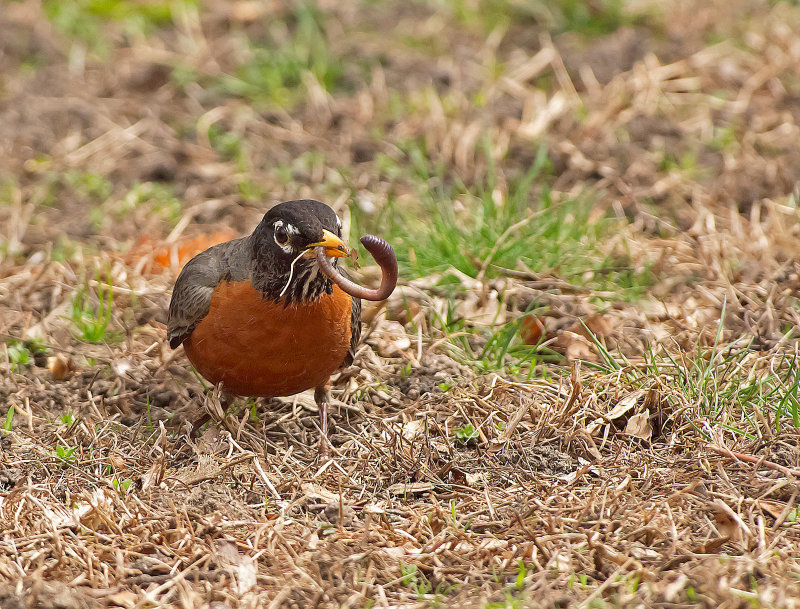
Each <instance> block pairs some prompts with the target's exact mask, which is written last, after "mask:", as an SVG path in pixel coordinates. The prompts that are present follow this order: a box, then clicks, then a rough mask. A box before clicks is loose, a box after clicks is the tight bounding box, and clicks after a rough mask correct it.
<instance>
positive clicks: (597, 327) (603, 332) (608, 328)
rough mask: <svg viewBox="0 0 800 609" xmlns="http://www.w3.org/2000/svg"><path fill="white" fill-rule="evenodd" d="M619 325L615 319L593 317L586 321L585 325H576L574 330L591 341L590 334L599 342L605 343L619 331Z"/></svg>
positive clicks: (603, 316)
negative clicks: (615, 331)
mask: <svg viewBox="0 0 800 609" xmlns="http://www.w3.org/2000/svg"><path fill="white" fill-rule="evenodd" d="M617 324H618V321H617V320H616V319H614V318H613V317H609V316H607V315H591V316H590V317H587V318H586V319H585V320H584V322H583V324H581V323H580V322H578V323H577V324H576V325H573V327H572V329H573V330H574V331H575V332H578V333H579V334H582V335H583V336H585V337H586V338H588V339H589V340H591V338H592V337H591V336H590V334H589V332H591V333H592V334H594V336H595V338H597V340H599V341H604V340H605V339H606V338H608V337H609V336H611V335H612V334H613V333H614V330H616V329H617ZM587 330H588V332H587Z"/></svg>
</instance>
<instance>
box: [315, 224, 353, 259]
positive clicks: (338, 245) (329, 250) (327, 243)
mask: <svg viewBox="0 0 800 609" xmlns="http://www.w3.org/2000/svg"><path fill="white" fill-rule="evenodd" d="M322 236H323V237H324V239H323V240H322V241H318V242H317V243H309V244H308V245H307V246H306V251H309V252H311V253H312V254H313V249H314V248H315V247H324V248H325V255H326V256H329V257H331V258H344V257H345V256H347V254H348V250H347V246H346V245H345V244H344V242H343V241H342V240H341V239H339V237H337V236H336V235H334V234H333V233H332V232H330V231H328V230H323V231H322Z"/></svg>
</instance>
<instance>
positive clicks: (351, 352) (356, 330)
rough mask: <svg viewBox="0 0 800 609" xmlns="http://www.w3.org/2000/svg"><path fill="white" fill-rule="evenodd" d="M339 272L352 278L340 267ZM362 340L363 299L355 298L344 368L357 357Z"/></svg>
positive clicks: (343, 363)
mask: <svg viewBox="0 0 800 609" xmlns="http://www.w3.org/2000/svg"><path fill="white" fill-rule="evenodd" d="M338 270H339V272H340V273H341V274H342V275H344V276H345V277H347V278H348V279H351V277H350V274H349V273H348V272H347V271H345V270H344V269H342V268H340V269H338ZM359 340H361V299H360V298H353V308H352V311H351V313H350V348H349V349H348V350H347V355H345V356H344V361H343V362H342V368H346V367H347V366H349V365H350V364H352V363H353V360H354V359H355V357H356V349H358V341H359Z"/></svg>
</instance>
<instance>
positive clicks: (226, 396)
mask: <svg viewBox="0 0 800 609" xmlns="http://www.w3.org/2000/svg"><path fill="white" fill-rule="evenodd" d="M217 397H218V399H219V408H220V409H219V411H218V412H217V414H218V415H220V420H224V419H225V413H226V412H228V407H229V406H230V405H231V401H233V396H232V395H231V394H230V393H228V392H227V391H225V390H223V389H222V387H218V391H214V392H213V393H212V394H211V395H210V396H206V399H212V400H213V399H214V398H217ZM210 420H211V412H210V410H209V406H208V404H207V405H206V406H205V407H204V409H203V414H201V415H200V417H198V418H197V419H196V420H195V421H193V422H192V431H190V432H189V436H190V437H192V438H196V437H197V435H198V434H199V433H200V428H201V427H202V426H203V425H205V424H206V423H208V422H209V421H210Z"/></svg>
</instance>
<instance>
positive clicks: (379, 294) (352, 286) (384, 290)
mask: <svg viewBox="0 0 800 609" xmlns="http://www.w3.org/2000/svg"><path fill="white" fill-rule="evenodd" d="M361 244H362V245H363V246H364V248H365V249H366V250H367V251H368V252H369V253H370V254H372V257H373V258H374V259H375V262H377V263H378V265H379V266H380V267H381V285H380V286H379V287H378V289H377V290H376V289H372V288H365V287H364V286H361V285H358V284H357V283H355V282H354V281H351V280H350V279H348V278H347V277H345V276H344V275H342V274H341V273H340V272H339V271H338V270H336V269H335V268H334V266H333V265H332V264H331V261H330V260H328V257H327V256H326V255H325V248H324V247H319V246H318V247H315V248H314V253H315V254H316V256H317V263H318V264H319V268H320V269H321V270H322V272H323V274H324V275H325V276H326V277H328V279H330V280H331V281H333V283H335V284H336V285H338V286H339V287H340V288H342V290H344V291H345V292H346V293H347V294H349V295H350V296H353V297H355V298H362V299H364V300H386V299H387V298H389V295H390V294H391V293H392V292H393V291H394V288H395V286H396V285H397V258H395V256H394V250H393V249H392V246H391V245H389V244H388V243H386V241H384V240H383V239H381V238H380V237H376V236H375V235H364V236H363V237H361Z"/></svg>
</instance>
